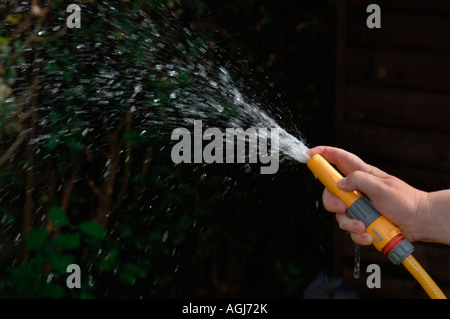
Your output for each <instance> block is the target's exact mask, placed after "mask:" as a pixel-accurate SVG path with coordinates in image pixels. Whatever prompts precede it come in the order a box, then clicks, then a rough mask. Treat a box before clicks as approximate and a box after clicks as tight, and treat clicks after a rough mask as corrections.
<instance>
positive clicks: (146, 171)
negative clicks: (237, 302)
mask: <svg viewBox="0 0 450 319" xmlns="http://www.w3.org/2000/svg"><path fill="white" fill-rule="evenodd" d="M270 3H271V2H270V1H265V2H264V4H261V7H260V5H259V4H258V5H256V4H255V5H254V6H256V7H252V5H251V4H247V3H245V2H243V1H237V0H236V1H219V2H218V3H217V4H213V3H209V2H203V1H200V0H195V1H185V0H180V1H173V0H152V1H131V2H130V1H99V2H98V3H97V2H95V3H94V2H92V1H87V2H84V3H83V4H82V5H81V6H82V28H80V29H68V30H65V31H64V29H63V26H62V25H61V24H63V23H64V21H65V18H66V14H65V8H66V7H67V2H66V1H61V0H59V1H58V0H57V1H52V2H51V7H49V12H48V13H47V15H46V16H45V19H43V20H42V21H41V24H42V25H41V29H42V31H45V32H44V33H43V34H41V35H36V31H35V30H34V26H35V25H37V24H36V22H37V21H36V19H37V17H34V18H33V19H35V20H32V22H33V23H30V25H29V26H25V27H24V29H23V30H19V29H16V28H18V27H19V25H20V21H22V19H23V18H24V17H25V16H26V15H27V14H29V12H28V10H29V8H25V7H22V6H17V7H13V6H12V5H8V6H7V7H6V8H5V10H3V11H1V12H0V15H2V18H5V19H4V20H5V21H6V22H4V23H5V26H6V27H5V28H1V29H0V57H1V62H0V65H1V68H0V136H1V140H0V153H1V154H5V153H7V152H8V150H9V149H10V148H11V147H12V146H13V145H14V142H15V141H17V139H18V138H19V136H21V135H20V134H25V135H24V136H25V138H24V141H23V142H22V144H20V146H19V147H18V148H17V149H15V150H14V152H12V153H13V156H11V157H10V158H9V159H8V161H6V162H5V163H4V165H2V166H0V198H1V201H0V220H1V225H0V227H2V230H3V228H4V229H5V232H4V233H5V234H8V236H9V237H11V238H9V241H6V240H5V245H9V246H10V247H11V249H12V250H13V251H14V252H13V254H12V256H8V258H9V259H7V260H6V261H1V260H0V268H1V269H0V282H1V284H0V296H1V297H18V298H23V297H25V298H138V297H141V296H144V297H150V298H154V297H157V298H161V297H185V296H187V297H201V298H203V297H230V296H231V297H239V296H244V297H247V296H250V297H254V296H261V295H262V296H293V295H296V294H299V293H300V292H301V290H302V288H304V286H305V284H306V283H307V281H308V278H309V277H311V274H314V273H315V272H316V271H318V270H319V269H317V267H316V265H317V260H320V258H321V257H320V256H319V257H317V256H315V255H314V254H311V251H309V250H307V249H305V250H302V249H300V245H302V243H303V242H304V241H307V240H308V241H310V242H309V247H311V248H310V249H311V250H314V249H318V248H317V247H318V246H319V245H321V244H322V241H323V238H322V237H321V235H320V234H317V232H314V231H313V230H312V229H314V227H316V226H317V227H318V221H317V220H318V218H319V217H317V212H316V209H315V207H314V205H315V203H313V205H312V204H311V200H310V198H312V194H316V193H317V194H318V193H319V192H318V190H317V189H315V188H314V187H312V186H311V187H309V188H308V187H304V189H303V188H302V187H300V186H298V185H300V184H304V185H309V184H307V183H308V181H309V180H308V178H307V177H306V175H307V174H308V173H307V172H306V173H304V172H303V167H301V168H298V167H297V166H295V165H289V164H286V165H285V166H284V168H283V169H284V171H283V169H282V171H281V172H280V173H279V174H278V175H277V176H274V177H265V176H259V175H257V174H254V173H253V172H254V170H253V171H252V167H250V166H246V167H245V168H244V169H243V168H242V166H232V165H228V164H227V165H222V166H220V167H217V166H214V165H211V166H203V165H197V164H195V165H194V164H191V165H190V164H184V165H175V164H173V163H172V161H171V160H170V149H171V146H172V145H173V143H174V141H171V140H170V135H169V133H170V130H171V129H172V128H173V126H174V123H173V122H171V119H172V118H174V117H179V118H185V117H192V115H191V114H189V112H186V110H184V109H183V108H177V107H176V106H177V105H176V103H177V101H182V102H183V103H199V101H203V100H204V101H216V102H217V103H218V104H220V105H222V106H223V108H224V111H223V113H220V112H215V111H212V110H209V118H208V119H209V120H210V121H211V124H213V123H216V122H219V121H220V119H221V117H222V116H231V117H232V116H236V115H237V114H238V113H237V111H236V106H235V105H234V104H232V103H229V102H224V100H226V99H223V98H222V97H223V95H226V94H228V93H229V92H215V94H211V91H202V90H199V89H198V86H199V83H198V82H197V81H198V77H196V76H195V73H194V72H198V70H195V71H193V70H191V69H189V68H185V69H182V70H179V72H178V73H177V74H176V75H168V73H167V72H166V71H167V70H161V69H160V66H161V65H169V66H170V65H171V63H175V61H178V62H180V61H181V62H183V63H186V64H189V63H192V65H195V62H196V61H199V60H203V59H208V58H211V57H213V58H214V59H213V60H214V61H215V62H217V63H219V62H223V61H221V59H224V60H226V57H225V56H224V55H223V52H222V51H220V50H219V49H215V46H216V45H217V46H218V45H222V46H223V48H224V49H227V51H228V52H229V53H230V56H241V55H240V54H241V53H239V54H238V48H236V47H235V46H233V45H229V44H227V42H226V41H225V40H224V39H223V38H220V34H219V33H220V32H219V30H220V28H221V27H220V25H222V26H223V28H229V30H231V33H232V34H239V32H240V31H239V30H237V31H236V30H233V28H235V27H237V26H239V25H243V26H245V25H247V28H248V29H247V31H248V30H262V31H261V32H262V33H264V32H267V30H270V29H271V28H273V26H274V25H275V24H276V23H278V22H277V17H276V16H272V12H271V11H270V10H269V9H267V8H266V9H264V8H265V6H269V5H270ZM304 6H306V7H308V5H304ZM309 6H310V7H311V8H312V9H311V10H309V11H308V10H305V12H306V11H307V12H306V13H304V14H302V16H301V18H302V19H307V20H308V22H310V23H311V25H313V26H317V28H318V29H319V26H320V25H321V17H320V16H319V17H316V16H315V14H314V12H315V11H314V10H313V9H314V8H316V5H313V4H310V5H309ZM299 7H300V8H301V7H302V6H301V5H299ZM168 8H170V10H169V9H168ZM263 9H264V10H263ZM239 12H248V13H249V14H250V15H251V16H252V17H253V16H254V19H253V18H252V21H250V22H247V21H245V23H235V22H236V21H235V20H234V19H236V18H237V16H238V14H237V13H239ZM230 17H232V18H233V19H230ZM244 20H245V19H244ZM205 21H209V22H205ZM184 25H186V26H188V28H189V29H192V30H191V31H189V32H187V31H183V29H182V26H184ZM230 25H231V26H230ZM16 30H17V32H15V31H16ZM61 30H62V31H64V32H62V31H61ZM177 30H178V31H177ZM180 30H181V31H180ZM193 30H199V31H198V33H196V32H194V31H193ZM60 31H61V33H59V32H60ZM244 31H245V30H244ZM243 33H244V35H245V32H243ZM223 34H226V31H223ZM13 35H14V37H15V38H12V36H13ZM30 35H32V36H36V37H37V36H39V37H40V38H39V39H40V40H39V41H27V40H29V39H30V38H29V36H30ZM253 35H254V34H249V37H248V39H251V38H252V36H253ZM227 37H230V34H228V35H227ZM224 38H226V37H225V36H224ZM270 38H273V41H278V40H277V39H278V37H277V36H276V35H272V36H271V37H270ZM233 40H235V43H239V41H241V40H240V39H233ZM248 43H249V45H250V44H251V43H252V41H251V40H248ZM259 43H260V44H258V45H256V44H253V45H254V46H253V47H249V49H250V52H248V53H245V56H244V57H242V60H243V61H242V62H241V64H239V65H238V66H237V67H236V68H240V69H239V70H235V71H237V72H238V73H240V74H242V75H243V76H244V77H248V78H250V73H251V70H254V69H257V68H256V67H255V66H254V65H252V64H251V63H250V62H248V61H250V60H251V59H254V58H255V57H257V56H258V55H261V56H263V55H264V59H266V56H267V55H268V53H269V52H265V53H264V54H263V53H261V52H263V50H269V49H272V47H271V46H269V47H266V48H262V47H261V45H266V43H267V42H266V41H259ZM252 50H253V51H252ZM169 53H170V54H169ZM235 53H236V55H234V54H235ZM266 53H267V54H266ZM261 59H263V58H261ZM256 60H258V59H256ZM181 62H180V63H181ZM257 63H260V64H261V65H265V63H266V61H265V60H261V61H258V62H257ZM312 73H313V72H312ZM321 75H323V74H320V73H319V74H318V75H317V77H320V76H321ZM322 78H323V77H322ZM286 81H287V80H286V77H284V78H283V77H280V80H279V84H280V85H279V87H283V86H284V85H285V84H286ZM307 84H309V83H302V86H301V91H302V92H306V91H307V90H306V89H305V87H307ZM293 90H296V91H297V90H298V87H295V88H293ZM173 93H176V94H177V96H178V100H174V99H173V98H172V94H173ZM192 94H195V96H197V97H198V99H197V100H195V101H193V100H189V97H190V96H192ZM322 95H323V94H317V95H315V96H309V99H308V102H304V103H303V104H302V103H300V102H298V100H297V101H296V102H295V103H293V104H292V105H295V106H297V105H299V107H298V108H299V109H300V108H304V109H305V110H308V109H309V108H311V104H310V103H309V102H310V101H312V102H311V103H315V104H317V105H319V104H325V103H323V100H321V98H322ZM21 99H23V100H22V101H25V102H20V101H21ZM18 108H22V109H20V110H19V112H17V114H19V116H18V115H15V116H13V114H14V112H15V111H17V110H18ZM32 111H33V112H32ZM27 112H31V113H28V114H31V115H30V116H28V117H27V118H25V119H21V118H20V114H27ZM314 112H317V110H315V111H314ZM311 122H313V119H311ZM175 124H176V123H175ZM246 171H250V172H251V173H247V172H246ZM308 176H309V175H308ZM292 185H294V186H292ZM311 225H312V226H311ZM17 234H20V235H19V237H16V236H17ZM0 239H1V238H0ZM311 241H312V243H311ZM318 242H320V243H318ZM282 248H283V249H282ZM311 256H314V258H313V257H311ZM313 259H314V260H313ZM70 264H78V265H79V266H80V268H81V271H82V272H81V279H82V283H81V288H80V289H68V288H67V286H66V278H67V276H68V273H67V266H68V265H70ZM319 266H320V264H319ZM211 278H214V280H212V279H211Z"/></svg>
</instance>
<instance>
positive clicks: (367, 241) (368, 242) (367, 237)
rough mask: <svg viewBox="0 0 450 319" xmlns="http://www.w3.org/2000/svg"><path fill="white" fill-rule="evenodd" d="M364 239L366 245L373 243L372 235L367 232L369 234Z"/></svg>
mask: <svg viewBox="0 0 450 319" xmlns="http://www.w3.org/2000/svg"><path fill="white" fill-rule="evenodd" d="M363 241H364V245H370V244H371V243H372V236H370V235H369V234H367V236H364V239H363Z"/></svg>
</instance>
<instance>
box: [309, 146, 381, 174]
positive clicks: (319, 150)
mask: <svg viewBox="0 0 450 319" xmlns="http://www.w3.org/2000/svg"><path fill="white" fill-rule="evenodd" d="M307 154H308V155H309V156H311V157H312V156H314V155H316V154H320V155H322V156H323V157H324V158H325V159H326V160H327V161H328V162H330V163H332V164H335V165H336V166H337V167H338V169H339V170H340V171H341V172H342V173H344V174H345V175H349V174H350V173H352V172H354V171H363V172H367V173H370V174H373V175H376V176H379V177H382V176H384V175H385V173H384V172H383V171H381V170H379V169H377V168H375V167H373V166H371V165H369V164H366V163H365V162H364V161H363V160H362V159H360V158H359V157H358V156H356V155H355V154H352V153H350V152H347V151H345V150H343V149H341V148H336V147H331V146H317V147H314V148H312V149H310V150H308V151H307Z"/></svg>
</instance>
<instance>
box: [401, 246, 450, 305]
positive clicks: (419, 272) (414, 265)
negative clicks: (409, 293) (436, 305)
mask: <svg viewBox="0 0 450 319" xmlns="http://www.w3.org/2000/svg"><path fill="white" fill-rule="evenodd" d="M402 264H403V266H405V268H406V269H407V270H408V271H409V272H410V273H411V275H413V277H414V278H415V279H416V280H417V282H418V283H419V284H420V285H421V286H422V288H423V289H424V290H425V292H426V293H427V294H428V296H430V298H431V299H447V297H445V295H444V293H443V292H442V290H441V289H440V288H439V287H438V286H437V285H436V283H435V282H434V280H433V279H431V277H430V276H429V275H428V273H427V272H426V271H425V269H423V268H422V266H421V265H420V264H419V262H418V261H417V260H416V258H414V257H413V255H409V256H407V257H406V258H405V259H404V260H403V261H402Z"/></svg>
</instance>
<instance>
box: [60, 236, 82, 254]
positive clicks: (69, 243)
mask: <svg viewBox="0 0 450 319" xmlns="http://www.w3.org/2000/svg"><path fill="white" fill-rule="evenodd" d="M55 244H56V245H57V246H58V247H59V248H60V249H61V250H68V249H76V248H78V247H80V234H79V233H69V234H60V235H59V237H58V238H56V239H55Z"/></svg>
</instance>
